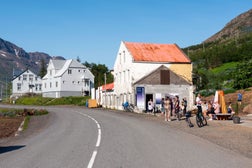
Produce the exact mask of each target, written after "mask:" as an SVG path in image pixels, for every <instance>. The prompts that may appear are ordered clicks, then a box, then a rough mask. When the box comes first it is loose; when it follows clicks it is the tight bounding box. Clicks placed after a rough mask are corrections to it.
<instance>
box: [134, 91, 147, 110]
mask: <svg viewBox="0 0 252 168" xmlns="http://www.w3.org/2000/svg"><path fill="white" fill-rule="evenodd" d="M144 96H145V91H144V87H136V104H137V107H138V108H144V106H145V104H144Z"/></svg>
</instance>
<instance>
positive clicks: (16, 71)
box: [12, 68, 40, 81]
mask: <svg viewBox="0 0 252 168" xmlns="http://www.w3.org/2000/svg"><path fill="white" fill-rule="evenodd" d="M27 71H29V72H30V73H32V74H34V75H36V76H37V77H38V78H40V76H38V75H37V74H36V73H34V72H33V71H31V70H30V69H29V68H26V69H25V70H23V71H20V70H15V74H13V77H12V81H13V80H15V79H16V78H18V77H19V76H21V75H22V74H24V73H25V72H27Z"/></svg>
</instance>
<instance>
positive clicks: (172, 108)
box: [170, 97, 176, 117]
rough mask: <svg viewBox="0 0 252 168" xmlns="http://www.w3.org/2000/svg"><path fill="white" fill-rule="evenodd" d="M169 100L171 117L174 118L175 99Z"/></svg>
mask: <svg viewBox="0 0 252 168" xmlns="http://www.w3.org/2000/svg"><path fill="white" fill-rule="evenodd" d="M170 100H171V115H172V116H173V117H174V116H175V101H176V99H175V97H173V98H172V99H171V98H170Z"/></svg>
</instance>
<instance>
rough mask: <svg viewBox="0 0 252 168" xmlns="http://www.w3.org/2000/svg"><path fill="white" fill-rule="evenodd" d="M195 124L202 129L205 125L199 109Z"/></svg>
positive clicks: (204, 119) (205, 121) (205, 122)
mask: <svg viewBox="0 0 252 168" xmlns="http://www.w3.org/2000/svg"><path fill="white" fill-rule="evenodd" d="M196 123H197V125H198V127H203V126H206V125H207V120H206V118H205V117H204V115H203V113H202V109H201V107H200V108H198V111H197V113H196Z"/></svg>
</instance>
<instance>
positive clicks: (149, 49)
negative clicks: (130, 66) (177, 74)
mask: <svg viewBox="0 0 252 168" xmlns="http://www.w3.org/2000/svg"><path fill="white" fill-rule="evenodd" d="M124 44H125V46H126V48H127V49H128V51H129V52H130V53H131V55H132V57H133V60H134V61H136V62H169V63H171V62H173V63H191V60H190V59H189V58H188V57H187V56H186V54H185V53H184V52H183V51H182V50H181V49H180V48H179V47H178V46H177V45H176V44H154V43H136V42H124Z"/></svg>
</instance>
